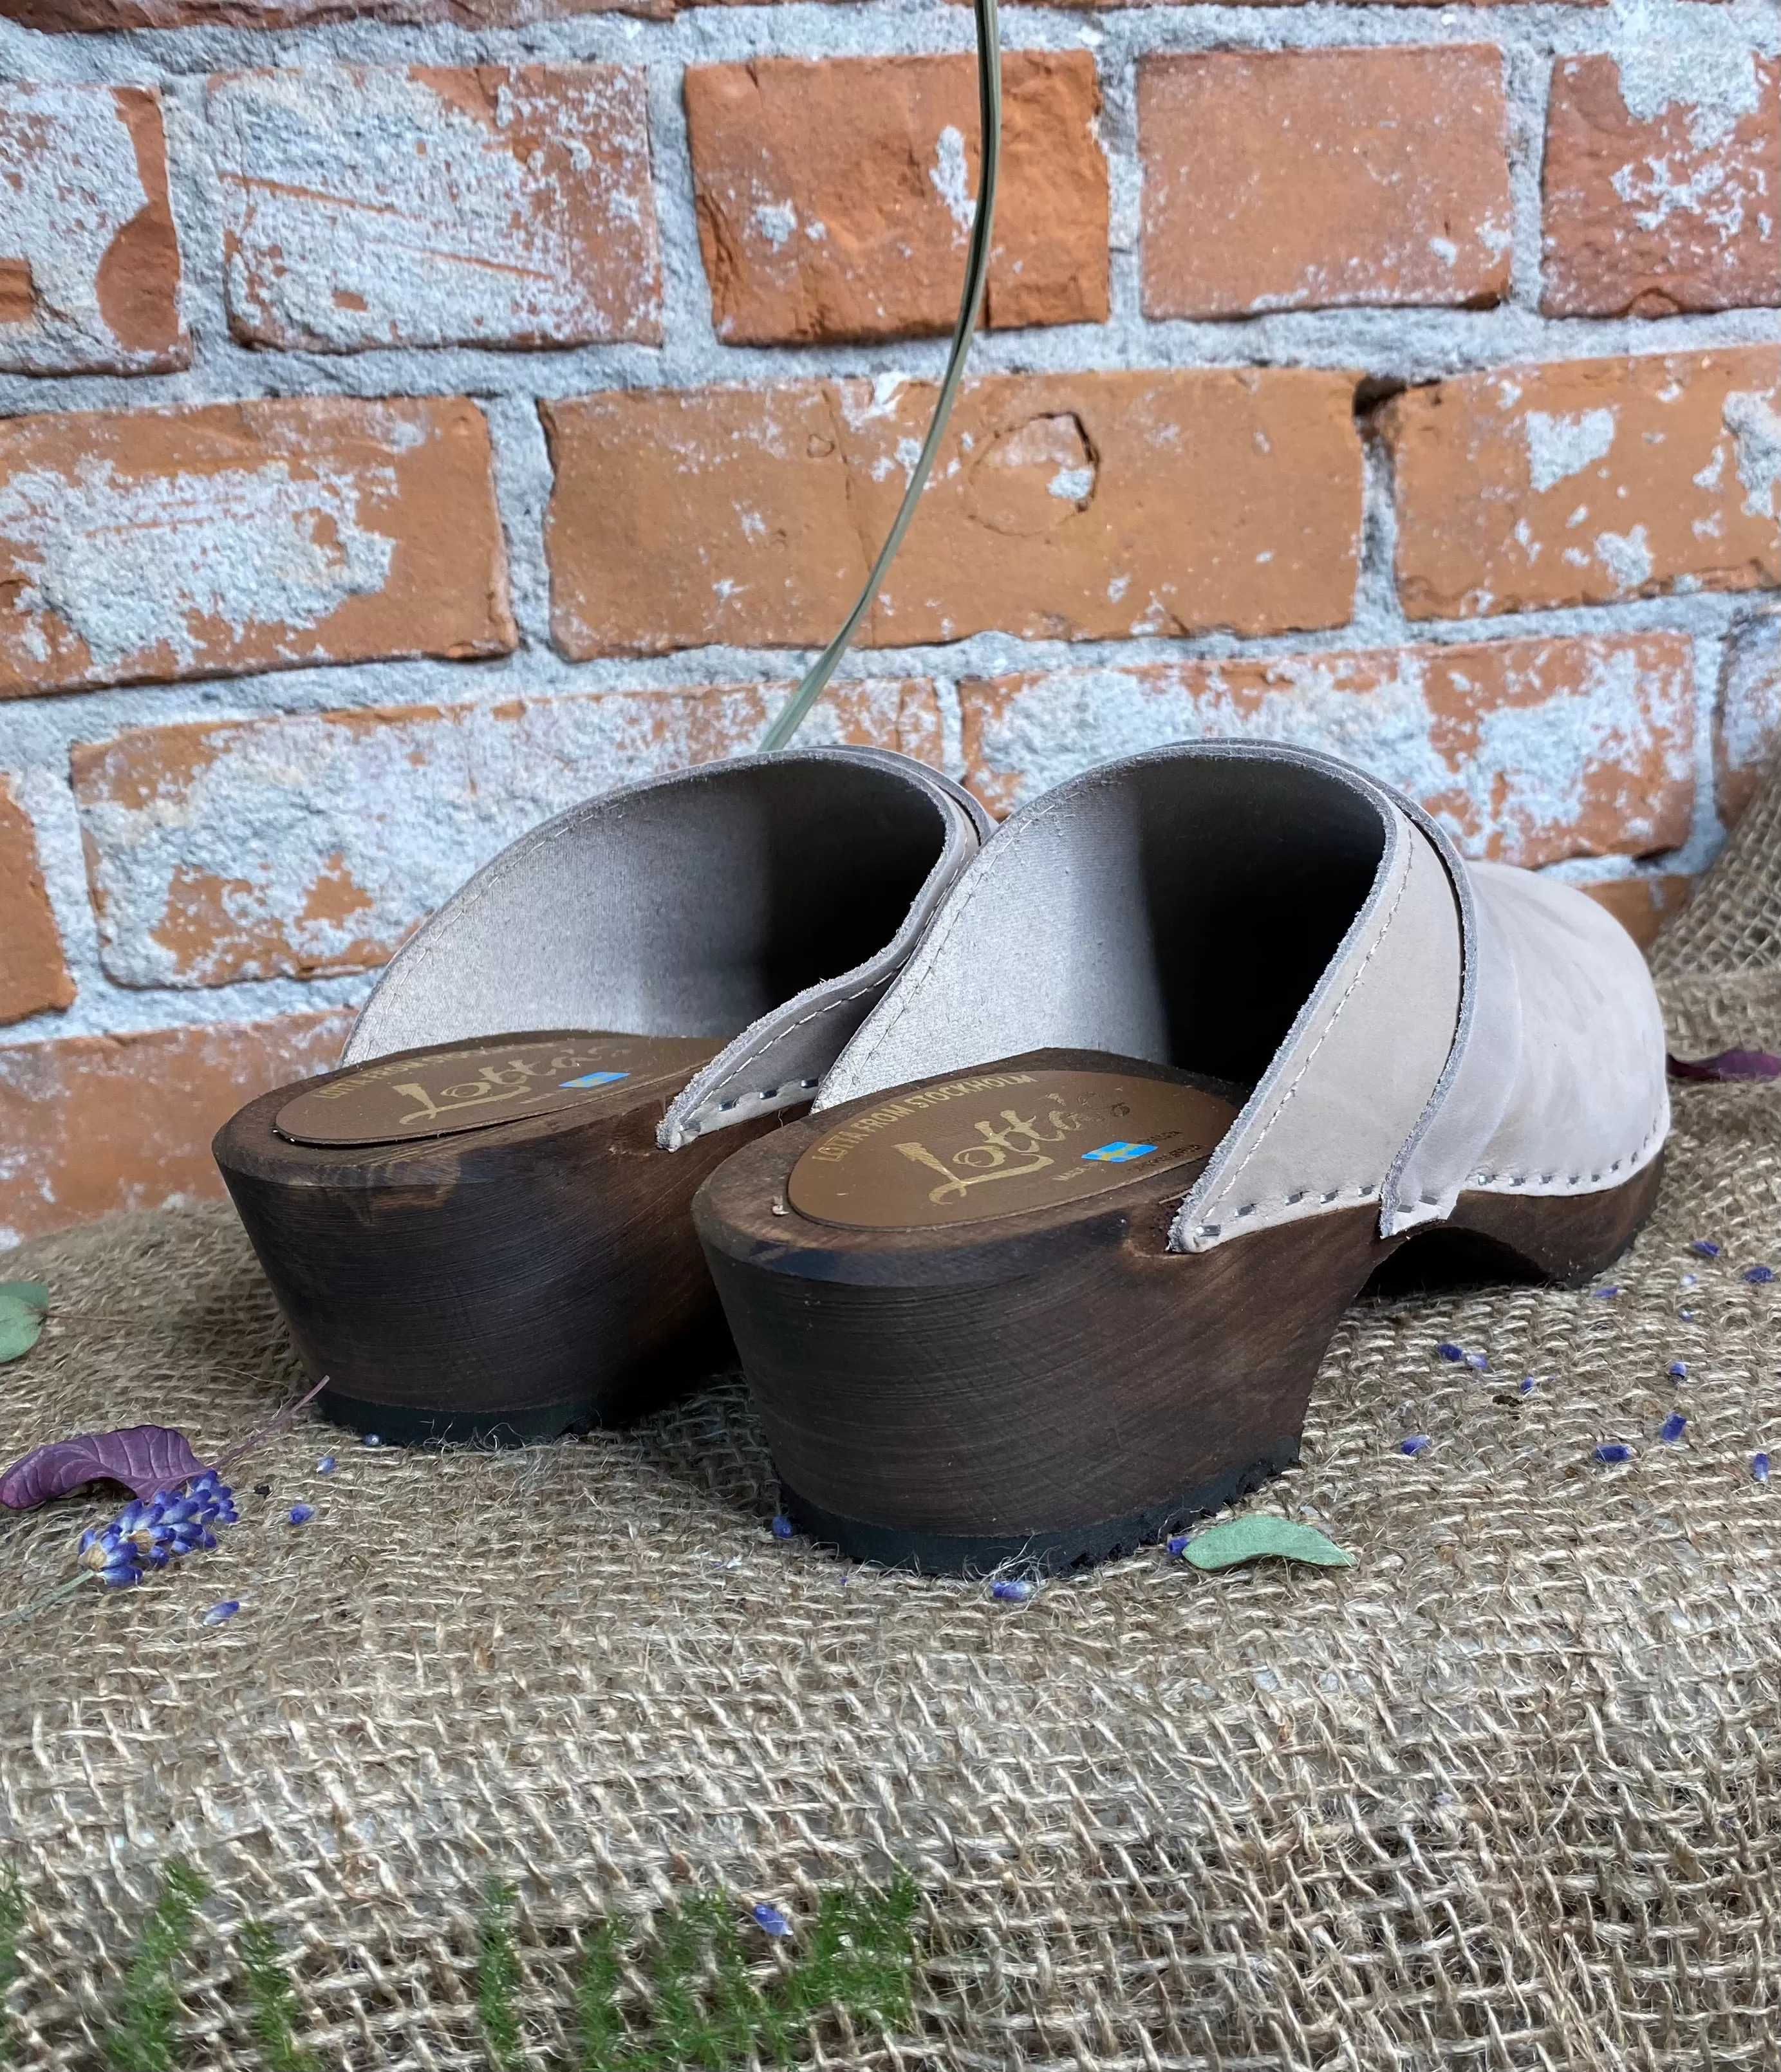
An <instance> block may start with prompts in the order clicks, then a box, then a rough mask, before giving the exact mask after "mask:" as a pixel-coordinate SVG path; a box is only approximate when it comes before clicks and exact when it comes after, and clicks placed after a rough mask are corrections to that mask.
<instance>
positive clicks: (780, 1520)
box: [773, 1513, 798, 1540]
mask: <svg viewBox="0 0 1781 2072" xmlns="http://www.w3.org/2000/svg"><path fill="white" fill-rule="evenodd" d="M797 1529H798V1528H797V1527H796V1526H795V1525H794V1524H793V1523H792V1521H791V1519H789V1518H787V1517H786V1516H784V1514H783V1513H782V1514H781V1515H779V1517H776V1518H775V1519H774V1520H773V1537H774V1538H775V1540H789V1539H790V1538H791V1537H792V1534H793V1533H794V1532H796V1531H797Z"/></svg>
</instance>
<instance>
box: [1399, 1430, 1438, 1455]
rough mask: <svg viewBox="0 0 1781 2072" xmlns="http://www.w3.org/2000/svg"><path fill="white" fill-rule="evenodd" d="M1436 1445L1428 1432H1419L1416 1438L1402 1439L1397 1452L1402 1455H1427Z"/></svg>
mask: <svg viewBox="0 0 1781 2072" xmlns="http://www.w3.org/2000/svg"><path fill="white" fill-rule="evenodd" d="M1433 1444H1434V1441H1433V1439H1431V1438H1430V1437H1429V1435H1428V1433H1426V1432H1418V1433H1417V1435H1416V1436H1415V1437H1414V1438H1412V1439H1401V1440H1400V1441H1398V1445H1397V1450H1398V1451H1399V1452H1400V1453H1427V1452H1428V1450H1429V1448H1430V1447H1431V1446H1432V1445H1433Z"/></svg>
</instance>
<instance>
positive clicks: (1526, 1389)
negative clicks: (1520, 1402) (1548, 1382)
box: [1521, 1374, 1540, 1396]
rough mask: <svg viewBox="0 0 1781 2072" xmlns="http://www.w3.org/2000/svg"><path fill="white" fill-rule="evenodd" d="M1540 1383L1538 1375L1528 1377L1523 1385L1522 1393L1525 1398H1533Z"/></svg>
mask: <svg viewBox="0 0 1781 2072" xmlns="http://www.w3.org/2000/svg"><path fill="white" fill-rule="evenodd" d="M1539 1383H1540V1377H1539V1375H1537V1374H1530V1375H1527V1376H1526V1377H1525V1378H1524V1379H1523V1381H1522V1383H1521V1393H1522V1394H1523V1395H1524V1396H1532V1394H1533V1392H1534V1390H1535V1389H1536V1387H1538V1386H1539Z"/></svg>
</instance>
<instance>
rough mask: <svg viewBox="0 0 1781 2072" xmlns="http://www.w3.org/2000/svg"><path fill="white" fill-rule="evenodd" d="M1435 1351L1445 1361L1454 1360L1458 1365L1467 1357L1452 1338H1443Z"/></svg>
mask: <svg viewBox="0 0 1781 2072" xmlns="http://www.w3.org/2000/svg"><path fill="white" fill-rule="evenodd" d="M1435 1350H1436V1351H1437V1352H1438V1353H1439V1354H1440V1355H1441V1357H1442V1359H1444V1360H1452V1361H1453V1362H1454V1363H1455V1364H1456V1365H1457V1364H1458V1363H1459V1362H1460V1361H1462V1360H1463V1359H1465V1357H1466V1354H1465V1350H1464V1348H1463V1347H1462V1346H1456V1345H1455V1344H1454V1342H1453V1341H1452V1340H1451V1339H1450V1338H1443V1339H1442V1342H1441V1343H1440V1344H1439V1345H1438V1346H1436V1347H1435Z"/></svg>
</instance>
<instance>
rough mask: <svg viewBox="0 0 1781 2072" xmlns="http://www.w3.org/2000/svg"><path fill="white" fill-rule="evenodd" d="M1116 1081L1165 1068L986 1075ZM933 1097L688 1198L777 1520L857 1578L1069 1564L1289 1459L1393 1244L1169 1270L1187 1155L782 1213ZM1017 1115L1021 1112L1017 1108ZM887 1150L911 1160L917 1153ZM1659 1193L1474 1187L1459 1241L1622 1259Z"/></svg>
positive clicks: (741, 1170) (1312, 1229)
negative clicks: (767, 1468) (812, 1538)
mask: <svg viewBox="0 0 1781 2072" xmlns="http://www.w3.org/2000/svg"><path fill="white" fill-rule="evenodd" d="M1122 1063H1123V1065H1124V1066H1125V1069H1126V1070H1127V1071H1142V1072H1146V1073H1159V1072H1160V1068H1158V1067H1133V1066H1132V1065H1131V1064H1130V1061H1121V1060H1117V1059H1107V1058H1105V1057H1104V1056H1100V1055H1097V1054H1093V1053H1060V1052H1051V1053H1038V1054H1034V1056H1033V1057H1031V1058H1028V1059H1010V1060H1008V1061H1006V1063H1001V1064H997V1065H995V1066H991V1067H984V1068H983V1073H984V1074H985V1075H1018V1074H1019V1073H1021V1072H1022V1071H1025V1072H1026V1074H1027V1075H1029V1077H1030V1079H1031V1080H1032V1083H1033V1084H1034V1092H1035V1094H1036V1093H1037V1092H1039V1091H1042V1090H1043V1087H1045V1086H1047V1085H1048V1084H1049V1079H1047V1074H1048V1073H1050V1074H1055V1073H1058V1072H1060V1071H1073V1070H1084V1069H1087V1068H1091V1067H1092V1068H1098V1069H1100V1070H1103V1071H1104V1070H1105V1069H1106V1068H1107V1067H1109V1066H1118V1065H1121V1064H1122ZM1166 1076H1167V1077H1169V1078H1170V1079H1175V1080H1183V1081H1184V1080H1186V1079H1187V1076H1188V1075H1180V1074H1170V1075H1166ZM940 1086H941V1082H939V1081H930V1082H924V1083H923V1084H922V1086H920V1087H915V1088H905V1089H898V1090H897V1091H896V1092H895V1093H893V1094H890V1095H886V1096H878V1097H877V1100H876V1102H875V1103H874V1100H866V1101H861V1102H855V1103H853V1104H849V1105H848V1106H846V1107H844V1108H837V1109H834V1110H832V1111H830V1112H828V1113H825V1114H824V1115H821V1116H812V1117H810V1118H808V1119H806V1120H804V1121H802V1122H799V1123H796V1124H792V1125H790V1126H788V1127H787V1128H784V1129H781V1130H779V1131H776V1132H775V1133H774V1134H773V1135H772V1136H771V1137H767V1138H764V1139H762V1140H760V1141H757V1142H755V1143H754V1144H752V1145H749V1146H748V1147H747V1148H746V1149H743V1150H742V1151H739V1152H738V1153H737V1155H736V1156H735V1157H733V1158H731V1159H730V1160H729V1161H727V1162H726V1164H725V1165H723V1166H722V1168H720V1170H718V1172H717V1173H715V1174H714V1175H713V1176H712V1178H710V1180H709V1181H707V1182H705V1185H704V1186H702V1187H701V1190H700V1191H699V1194H698V1196H697V1199H696V1201H695V1202H694V1205H693V1215H694V1219H695V1222H696V1223H697V1228H698V1232H699V1235H700V1238H701V1240H702V1242H703V1244H704V1245H705V1256H706V1257H707V1259H708V1260H710V1266H711V1271H712V1276H713V1278H714V1280H715V1281H716V1283H717V1285H718V1292H719V1293H720V1295H721V1296H722V1299H723V1305H724V1309H725V1311H726V1314H727V1316H728V1318H729V1320H730V1330H731V1331H732V1333H733V1334H734V1338H735V1342H736V1345H737V1348H738V1351H739V1352H740V1354H741V1356H742V1365H743V1368H744V1370H745V1371H746V1372H747V1376H748V1379H749V1383H750V1385H751V1388H752V1390H753V1392H754V1395H755V1400H756V1402H757V1403H758V1404H759V1408H760V1413H761V1416H762V1419H763V1422H764V1424H765V1425H766V1428H767V1437H768V1439H769V1441H770V1443H771V1446H772V1449H773V1455H774V1459H775V1464H776V1465H777V1467H778V1470H779V1475H780V1478H781V1481H782V1483H783V1485H784V1490H785V1491H786V1501H787V1503H788V1507H789V1508H790V1515H792V1517H793V1519H794V1520H795V1521H796V1522H798V1523H801V1524H803V1525H804V1527H806V1528H807V1529H808V1530H809V1531H812V1533H814V1534H815V1535H816V1536H818V1537H819V1538H820V1539H821V1540H824V1541H825V1542H826V1543H828V1544H833V1545H835V1546H837V1547H839V1548H841V1550H842V1551H843V1552H846V1553H848V1554H850V1555H853V1556H855V1557H857V1558H858V1559H861V1560H877V1561H883V1562H887V1563H893V1564H902V1565H907V1566H914V1567H919V1568H924V1569H932V1570H936V1571H945V1572H984V1571H987V1570H989V1569H991V1568H996V1567H997V1566H1000V1565H1003V1564H1008V1563H1010V1562H1012V1563H1018V1564H1030V1565H1031V1566H1034V1567H1036V1568H1067V1567H1070V1566H1072V1565H1076V1564H1081V1563H1084V1562H1087V1561H1092V1560H1100V1559H1103V1558H1104V1557H1105V1556H1108V1555H1109V1554H1112V1553H1113V1552H1117V1551H1118V1550H1120V1549H1121V1548H1130V1547H1132V1546H1134V1545H1136V1544H1138V1543H1139V1542H1141V1541H1142V1540H1147V1539H1153V1538H1155V1537H1158V1536H1159V1535H1162V1534H1163V1533H1165V1532H1166V1531H1169V1530H1170V1528H1171V1527H1174V1526H1176V1525H1178V1524H1179V1523H1185V1522H1187V1520H1188V1519H1191V1518H1192V1517H1194V1516H1196V1515H1203V1513H1204V1512H1205V1511H1208V1510H1210V1509H1213V1508H1215V1507H1217V1506H1218V1505H1220V1504H1222V1503H1228V1502H1229V1501H1230V1500H1231V1499H1232V1498H1233V1497H1235V1496H1236V1495H1238V1494H1241V1493H1243V1492H1244V1490H1248V1489H1249V1488H1252V1487H1253V1486H1255V1485H1256V1483H1257V1482H1258V1481H1260V1480H1261V1478H1264V1477H1265V1476H1266V1475H1268V1474H1272V1473H1275V1472H1277V1471H1278V1470H1280V1469H1281V1468H1282V1467H1284V1466H1289V1464H1290V1463H1291V1462H1292V1461H1294V1459H1296V1458H1297V1457H1298V1444H1299V1435H1300V1433H1301V1431H1302V1427H1303V1424H1304V1419H1305V1412H1306V1405H1307V1404H1308V1402H1309V1400H1310V1391H1311V1386H1312V1383H1313V1381H1314V1378H1315V1375H1316V1373H1317V1368H1318V1362H1319V1360H1320V1359H1322V1355H1323V1352H1324V1350H1325V1348H1326V1346H1327V1345H1328V1343H1329V1340H1330V1338H1331V1334H1332V1333H1333V1332H1334V1330H1335V1326H1336V1322H1337V1321H1338V1319H1339V1317H1340V1316H1341V1313H1342V1312H1343V1309H1344V1308H1345V1307H1346V1306H1347V1305H1348V1304H1349V1303H1350V1302H1351V1301H1353V1299H1354V1298H1355V1296H1356V1294H1357V1293H1359V1290H1360V1289H1361V1288H1362V1287H1363V1285H1364V1284H1365V1283H1366V1282H1367V1281H1368V1278H1369V1276H1372V1275H1373V1274H1374V1273H1375V1272H1376V1271H1377V1269H1378V1268H1380V1265H1381V1264H1383V1263H1384V1261H1385V1260H1388V1258H1389V1257H1390V1256H1392V1254H1393V1253H1394V1252H1396V1251H1397V1250H1399V1248H1401V1247H1402V1246H1403V1245H1405V1243H1406V1240H1405V1239H1402V1238H1394V1239H1381V1238H1380V1235H1379V1232H1378V1214H1377V1211H1376V1208H1375V1207H1372V1206H1370V1205H1369V1206H1362V1207H1355V1208H1352V1209H1347V1210H1342V1211H1335V1212H1333V1213H1331V1214H1329V1215H1321V1216H1318V1217H1315V1218H1313V1219H1308V1220H1306V1221H1304V1222H1301V1223H1294V1224H1289V1225H1287V1226H1285V1227H1281V1228H1277V1229H1273V1230H1261V1231H1256V1232H1254V1233H1253V1234H1252V1235H1248V1236H1246V1237H1243V1238H1240V1239H1235V1240H1233V1241H1232V1243H1230V1244H1226V1245H1222V1246H1220V1247H1218V1248H1215V1249H1214V1250H1212V1251H1211V1252H1202V1253H1197V1254H1183V1253H1175V1252H1170V1251H1169V1250H1168V1249H1167V1237H1168V1231H1169V1226H1170V1221H1171V1219H1172V1216H1173V1214H1174V1209H1175V1207H1176V1205H1177V1204H1178V1202H1179V1200H1180V1198H1181V1197H1182V1195H1183V1193H1184V1192H1185V1191H1186V1190H1187V1187H1188V1186H1191V1182H1192V1178H1193V1177H1194V1176H1195V1174H1197V1172H1198V1171H1199V1163H1189V1164H1187V1165H1183V1164H1180V1163H1178V1164H1176V1165H1174V1166H1173V1167H1170V1166H1169V1165H1162V1167H1160V1168H1159V1169H1158V1170H1152V1171H1150V1173H1149V1174H1147V1175H1146V1177H1139V1176H1138V1175H1137V1174H1134V1176H1133V1178H1131V1179H1130V1180H1129V1181H1123V1182H1117V1184H1113V1185H1110V1186H1104V1187H1102V1188H1101V1189H1100V1191H1097V1192H1096V1193H1094V1194H1092V1195H1090V1196H1088V1197H1087V1198H1081V1199H1077V1200H1074V1201H1066V1202H1062V1203H1060V1204H1059V1205H1058V1206H1055V1207H1044V1208H1039V1209H1036V1210H1031V1211H1026V1212H1017V1213H1005V1214H1002V1215H977V1216H976V1217H974V1218H973V1219H969V1220H960V1221H957V1222H955V1223H951V1224H950V1225H947V1226H943V1227H927V1228H919V1229H911V1228H897V1229H888V1228H883V1227H877V1228H868V1227H848V1226H846V1225H844V1224H841V1223H832V1222H827V1221H823V1220H820V1219H817V1218H816V1217H814V1216H812V1215H806V1214H802V1213H800V1211H799V1208H798V1207H797V1205H796V1204H797V1199H798V1197H799V1194H800V1187H799V1184H798V1181H797V1179H796V1178H795V1175H794V1169H795V1168H796V1167H797V1166H798V1164H799V1161H800V1158H802V1157H803V1156H804V1153H806V1152H807V1151H809V1150H811V1149H812V1148H813V1147H816V1146H817V1145H820V1144H822V1143H824V1142H825V1141H833V1142H839V1143H841V1144H843V1145H845V1144H847V1143H848V1142H849V1141H850V1136H851V1137H860V1136H861V1135H862V1134H863V1133H866V1132H867V1131H869V1130H870V1128H874V1127H875V1126H876V1123H877V1118H878V1117H879V1116H922V1115H923V1114H925V1113H926V1112H927V1111H925V1110H924V1109H923V1105H922V1104H923V1100H928V1099H931V1098H935V1097H936V1096H935V1095H934V1091H933V1090H935V1089H937V1088H939V1087H940ZM1004 1098H1005V1096H1003V1095H1001V1094H997V1095H996V1096H994V1100H995V1102H996V1103H997V1112H1001V1111H1000V1108H999V1104H1000V1102H1001V1101H1002V1099H1004ZM1016 1100H1017V1110H1018V1112H1019V1113H1020V1114H1021V1115H1022V1117H1023V1118H1024V1116H1025V1114H1026V1110H1028V1109H1031V1108H1034V1099H1033V1098H1032V1097H1027V1098H1026V1101H1025V1104H1024V1107H1021V1106H1019V1100H1020V1096H1016ZM895 1127H896V1129H897V1131H898V1133H899V1134H904V1135H909V1134H911V1133H912V1132H915V1131H919V1130H920V1129H921V1128H923V1127H924V1124H923V1123H922V1122H921V1121H919V1120H918V1121H916V1122H915V1123H914V1124H905V1123H904V1122H903V1120H898V1121H897V1123H896V1125H895ZM979 1127H980V1128H981V1124H980V1125H979ZM837 1133H850V1136H849V1135H848V1134H843V1135H841V1136H839V1137H837ZM936 1141H937V1140H936ZM1085 1141H1087V1142H1088V1144H1090V1145H1092V1142H1093V1135H1092V1133H1090V1134H1089V1136H1088V1138H1087V1139H1086V1140H1085ZM895 1148H896V1149H898V1150H899V1151H901V1152H903V1155H904V1156H905V1157H908V1158H911V1160H913V1159H914V1158H915V1155H916V1153H919V1152H920V1151H921V1150H922V1149H923V1145H922V1144H921V1143H917V1144H915V1146H914V1149H907V1148H906V1147H905V1146H904V1145H900V1144H899V1145H897V1146H896V1147H895ZM1117 1148H1118V1149H1121V1150H1126V1151H1130V1150H1133V1149H1143V1148H1145V1147H1141V1146H1133V1145H1121V1146H1119V1147H1117ZM955 1155H956V1154H955ZM1076 1155H1078V1156H1090V1155H1092V1153H1078V1154H1076ZM928 1162H929V1163H930V1164H931V1165H932V1166H933V1170H935V1171H938V1172H943V1174H944V1169H943V1167H942V1166H941V1165H940V1164H939V1163H937V1162H936V1161H934V1160H932V1159H930V1160H929V1161H928ZM1059 1162H1061V1160H1060V1161H1059ZM1202 1162H1203V1161H1202ZM804 1170H805V1171H808V1170H809V1169H808V1166H807V1167H806V1168H805V1169H804ZM1655 1190H1656V1173H1655V1170H1647V1173H1645V1174H1640V1175H1639V1176H1638V1177H1637V1178H1635V1180H1634V1181H1633V1182H1629V1183H1628V1184H1627V1186H1626V1187H1624V1188H1622V1189H1619V1190H1614V1197H1616V1198H1610V1197H1607V1196H1596V1197H1590V1198H1588V1199H1589V1202H1590V1204H1591V1206H1590V1207H1586V1206H1585V1203H1584V1202H1582V1201H1580V1200H1577V1199H1572V1200H1569V1201H1560V1200H1557V1199H1556V1198H1528V1199H1521V1200H1516V1199H1505V1198H1499V1197H1495V1196H1471V1197H1467V1198H1466V1199H1465V1201H1464V1202H1463V1203H1462V1212H1463V1215H1464V1216H1465V1217H1466V1219H1467V1223H1468V1227H1469V1228H1470V1230H1471V1231H1472V1233H1473V1235H1475V1236H1477V1237H1479V1238H1483V1239H1488V1240H1489V1241H1491V1242H1492V1243H1494V1244H1499V1245H1501V1246H1503V1247H1505V1248H1508V1249H1510V1250H1512V1252H1514V1253H1515V1254H1516V1256H1518V1257H1519V1258H1520V1259H1521V1260H1524V1261H1526V1262H1528V1263H1529V1264H1531V1265H1532V1266H1533V1267H1535V1268H1537V1270H1539V1271H1540V1272H1543V1273H1544V1274H1545V1275H1547V1276H1549V1277H1561V1278H1569V1277H1571V1276H1574V1275H1577V1274H1580V1273H1583V1272H1588V1271H1591V1270H1595V1269H1596V1268H1598V1266H1599V1264H1602V1263H1605V1261H1606V1260H1607V1259H1608V1258H1611V1257H1612V1256H1614V1252H1616V1251H1618V1250H1619V1249H1620V1248H1623V1245H1624V1244H1626V1243H1627V1241H1629V1240H1630V1239H1631V1235H1632V1234H1633V1232H1634V1231H1635V1230H1636V1229H1637V1227H1638V1225H1639V1222H1640V1221H1642V1220H1643V1216H1644V1215H1645V1214H1646V1213H1647V1211H1648V1209H1649V1207H1650V1202H1651V1196H1652V1194H1653V1193H1654V1192H1655ZM806 1191H807V1192H808V1185H807V1187H806ZM937 1191H939V1192H941V1193H944V1179H943V1185H942V1186H941V1188H940V1190H937Z"/></svg>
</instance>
